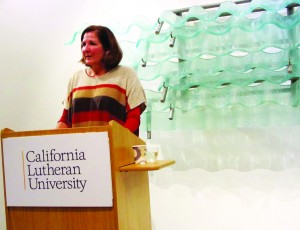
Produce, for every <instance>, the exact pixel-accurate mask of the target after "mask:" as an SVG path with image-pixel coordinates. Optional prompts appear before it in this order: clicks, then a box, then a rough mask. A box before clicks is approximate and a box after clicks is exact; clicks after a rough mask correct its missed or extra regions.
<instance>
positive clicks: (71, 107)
mask: <svg viewBox="0 0 300 230" xmlns="http://www.w3.org/2000/svg"><path fill="white" fill-rule="evenodd" d="M86 71H87V70H80V71H78V72H76V73H75V74H74V75H73V76H72V77H71V79H70V81H69V85H68V92H67V98H66V99H65V101H64V109H65V111H67V112H66V113H65V115H63V116H62V117H61V119H60V121H61V122H64V123H66V124H67V125H68V126H69V127H84V126H96V125H102V124H103V123H106V122H109V121H110V120H115V121H117V122H118V123H120V124H121V125H124V123H125V122H126V118H127V113H128V112H129V111H131V110H132V109H134V108H136V107H140V111H141V113H142V112H143V111H144V109H145V104H146V97H145V92H144V90H143V87H142V85H141V83H140V81H139V79H138V77H137V75H136V73H135V71H134V70H133V69H131V68H129V67H126V66H118V67H116V68H114V69H113V70H111V71H109V72H107V73H105V74H104V75H102V76H95V77H90V76H89V75H87V73H86ZM135 133H136V132H135ZM137 133H138V130H137Z"/></svg>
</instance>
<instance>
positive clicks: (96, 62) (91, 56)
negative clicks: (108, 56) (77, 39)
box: [81, 32, 105, 69]
mask: <svg viewBox="0 0 300 230" xmlns="http://www.w3.org/2000/svg"><path fill="white" fill-rule="evenodd" d="M81 52H82V56H83V58H84V61H85V63H86V65H87V66H90V67H92V68H93V69H94V68H99V67H101V66H102V64H101V60H102V58H103V56H104V55H105V51H104V49H103V46H102V44H101V42H100V41H99V39H98V37H97V35H96V32H87V33H85V34H84V36H83V39H82V42H81Z"/></svg>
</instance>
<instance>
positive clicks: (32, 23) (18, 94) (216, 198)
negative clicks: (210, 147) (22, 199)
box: [0, 0, 300, 230]
mask: <svg viewBox="0 0 300 230" xmlns="http://www.w3.org/2000/svg"><path fill="white" fill-rule="evenodd" d="M212 2H213V1H209V0H202V1H201V0H163V1H161V0H154V1H145V0H127V1H122V0H119V1H118V0H110V1H105V3H104V1H96V0H76V1H73V0H43V1H39V0H1V1H0V28H1V35H0V47H1V49H0V50H1V54H0V70H1V73H0V82H1V84H0V87H1V89H0V128H1V129H2V128H5V127H8V128H11V129H13V130H16V131H22V130H36V129H51V128H53V127H54V126H55V124H56V121H57V119H58V118H59V116H60V113H61V111H62V105H61V102H62V100H63V98H64V95H65V91H66V86H67V82H68V79H69V76H70V74H71V73H72V72H73V71H75V70H77V69H78V68H81V66H80V65H79V64H78V60H79V59H80V48H79V44H78V43H75V44H74V45H71V46H66V45H64V43H65V42H67V41H69V39H70V37H71V36H72V34H73V32H74V31H76V30H78V29H81V28H82V27H83V26H85V25H88V24H104V23H105V22H108V21H110V20H112V19H114V20H120V21H122V23H123V24H125V25H126V23H128V24H129V23H130V21H131V19H132V18H134V17H135V16H136V15H145V16H146V17H148V18H149V19H151V20H157V18H158V16H159V15H160V13H161V12H162V11H163V10H168V9H177V8H185V7H189V6H193V5H201V4H205V3H212ZM214 2H217V1H214ZM154 141H155V140H154ZM0 165H1V166H2V164H0ZM197 173H198V174H197V175H198V176H199V177H200V179H201V180H206V182H207V183H206V187H205V185H203V186H204V187H202V188H199V189H195V188H191V187H190V186H191V184H188V185H187V187H181V186H180V185H179V187H178V183H177V181H176V178H184V180H190V178H193V175H190V173H189V172H188V171H187V172H183V173H180V172H173V171H172V170H164V171H162V172H161V173H158V174H155V175H151V178H152V183H151V186H150V187H151V199H152V200H151V202H152V204H151V205H152V212H153V224H154V229H157V230H165V229H183V228H184V229H198V227H199V228H200V227H202V229H206V230H207V229H214V230H215V229H222V230H223V229H224V228H222V223H227V224H228V226H229V227H230V226H234V225H236V224H238V223H241V224H242V223H243V219H242V220H240V221H239V222H235V221H236V219H235V218H233V217H231V218H227V217H228V216H229V215H230V213H234V214H238V215H239V217H242V216H243V215H244V214H245V215H248V217H249V218H248V219H249V221H250V220H253V221H252V222H253V223H256V224H255V225H254V224H253V225H252V226H254V227H255V228H252V229H264V230H265V229H289V230H291V229H296V226H299V220H296V219H295V218H293V217H294V211H297V212H298V213H299V208H297V206H298V207H300V205H299V197H300V195H299V187H296V188H291V185H290V184H289V185H286V184H284V185H283V187H281V186H279V188H280V189H281V190H280V191H281V192H283V193H284V194H288V195H292V199H291V200H288V201H296V202H294V203H293V202H292V203H289V204H288V205H287V202H288V201H286V199H289V198H288V197H286V196H283V197H282V199H283V200H281V197H278V195H279V196H281V195H282V194H283V193H278V190H277V188H278V187H276V189H275V190H272V187H271V188H269V187H268V188H267V189H269V190H268V192H267V193H265V187H255V190H253V189H252V188H253V187H252V184H251V181H252V180H251V178H252V176H253V177H254V178H255V175H256V174H255V173H253V172H249V173H248V174H242V175H240V173H239V172H236V173H237V175H239V176H245V175H246V177H247V178H250V179H249V184H248V185H247V184H246V186H245V190H243V191H242V192H244V193H243V194H241V193H234V194H231V193H228V187H230V186H231V184H226V182H224V183H221V184H219V185H218V187H217V188H215V187H214V185H213V181H215V180H216V178H217V179H218V180H221V181H222V180H223V179H228V177H229V178H231V179H232V176H230V175H228V173H226V172H225V173H224V174H223V173H222V172H220V173H218V174H214V173H209V172H206V171H202V170H200V171H199V172H197ZM297 173H299V172H298V171H292V172H291V174H290V175H289V176H292V177H293V176H295V175H297ZM157 175H161V178H164V177H171V178H173V179H172V180H171V181H172V183H173V184H170V185H161V184H159V183H156V182H157V180H158V178H159V177H158V176H157ZM268 175H269V177H271V178H273V177H274V176H277V175H281V176H285V175H286V173H285V172H282V173H281V174H280V172H278V173H274V174H268ZM0 178H1V181H0V184H1V185H0V191H1V194H0V205H1V206H0V207H1V209H0V229H5V216H4V208H3V205H4V198H3V183H2V168H1V177H0ZM240 178H241V177H240ZM266 178H267V179H266V180H267V181H268V176H267V177H266ZM210 181H211V182H212V184H210V183H209V182H210ZM241 181H243V180H241ZM272 181H273V180H271V182H272ZM271 182H270V183H271ZM236 183H238V182H236ZM166 186H167V187H166ZM273 188H274V187H273ZM270 189H271V190H270ZM252 191H254V192H255V193H254V194H252V193H251V192H252ZM285 192H286V193H285ZM257 193H259V194H262V195H263V196H260V197H259V196H256V195H257ZM235 195H237V196H238V198H237V197H236V196H235ZM269 195H271V196H269ZM272 195H273V196H272ZM182 198H186V200H184V199H182ZM273 198H274V199H275V198H276V199H275V200H274V199H273ZM217 202H221V203H219V204H217ZM159 204H160V205H159ZM161 204H163V207H162V205H161ZM196 204H199V205H201V207H196V206H195V205H196ZM272 205H275V206H277V209H276V211H278V212H277V213H275V214H276V215H275V218H272V214H274V213H273V211H272V210H271V209H272V207H273V206H272ZM280 205H283V206H282V207H281V206H280ZM174 207H175V209H174ZM281 209H282V210H284V211H285V212H284V213H285V216H284V217H282V218H285V219H286V220H287V221H289V223H287V225H286V226H287V227H286V228H285V227H284V226H283V225H284V223H285V222H284V219H282V221H280V220H279V219H278V218H279V217H280V216H281V215H280V214H281V212H279V210H281ZM176 210H178V212H177V211H176ZM184 210H189V211H187V212H185V211H184ZM192 211H196V212H198V211H199V217H198V216H196V214H192V215H191V213H192ZM216 211H217V213H216ZM174 212H176V213H174ZM257 212H258V213H257ZM282 212H283V211H282ZM216 214H218V215H217V217H218V219H219V218H221V219H219V220H222V221H221V222H217V221H218V220H216V219H215V217H216ZM222 214H224V215H223V217H222ZM258 214H262V215H263V216H260V217H259V216H258ZM282 214H283V213H282ZM174 217H176V218H174ZM226 218H227V219H226ZM264 218H265V219H264ZM225 219H226V220H225ZM224 221H225V222H224ZM265 221H273V222H275V226H277V228H271V227H268V225H267V224H266V223H265ZM297 221H298V222H297ZM212 222H213V224H211V223H212ZM276 222H277V223H279V224H278V225H276ZM218 223H219V224H218ZM170 226H171V227H170ZM227 229H231V230H232V229H241V228H239V227H235V228H234V227H231V228H227ZM243 229H251V228H243Z"/></svg>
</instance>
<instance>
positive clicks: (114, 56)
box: [80, 25, 123, 71]
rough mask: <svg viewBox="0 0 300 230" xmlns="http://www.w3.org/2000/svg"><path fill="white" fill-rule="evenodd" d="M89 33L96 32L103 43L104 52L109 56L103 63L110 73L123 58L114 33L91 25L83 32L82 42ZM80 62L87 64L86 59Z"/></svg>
mask: <svg viewBox="0 0 300 230" xmlns="http://www.w3.org/2000/svg"><path fill="white" fill-rule="evenodd" d="M88 32H96V35H97V37H98V39H99V41H100V42H101V44H102V46H103V49H104V51H106V52H107V54H106V55H105V56H104V57H103V59H102V63H103V64H104V67H105V69H106V71H109V70H111V69H113V68H115V67H116V66H118V65H119V63H120V62H121V60H122V58H123V52H122V49H121V47H120V46H119V43H118V41H117V39H116V37H115V35H114V34H113V32H112V31H111V30H110V29H109V28H107V27H105V26H95V25H91V26H89V27H87V28H86V29H85V30H84V31H83V32H82V34H81V42H82V40H83V37H84V34H85V33H88ZM80 62H81V63H83V64H86V63H85V60H84V57H82V58H81V60H80Z"/></svg>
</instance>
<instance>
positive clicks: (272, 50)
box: [117, 0, 300, 133]
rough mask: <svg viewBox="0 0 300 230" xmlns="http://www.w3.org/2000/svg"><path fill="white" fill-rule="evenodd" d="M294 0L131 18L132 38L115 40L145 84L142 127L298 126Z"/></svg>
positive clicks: (298, 39)
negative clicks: (149, 18)
mask: <svg viewBox="0 0 300 230" xmlns="http://www.w3.org/2000/svg"><path fill="white" fill-rule="evenodd" d="M299 3H300V1H297V0H294V1H252V2H248V3H244V4H237V3H235V2H223V3H221V4H219V5H216V6H215V7H214V8H213V7H212V8H209V7H206V8H205V7H202V6H194V7H190V8H187V9H182V10H170V11H164V12H163V13H162V14H161V16H160V17H159V18H158V20H157V21H155V23H153V24H151V23H149V22H146V21H145V20H144V24H143V23H142V22H143V21H142V20H141V19H140V20H139V23H138V20H137V21H136V22H133V23H132V24H131V25H130V27H131V29H132V28H133V27H134V26H136V27H138V28H139V29H140V34H139V37H138V39H137V40H136V41H134V42H129V41H128V40H127V41H125V40H123V42H121V44H122V46H123V49H124V53H125V61H124V62H126V64H127V63H128V64H130V65H131V66H133V67H134V68H135V69H136V70H137V72H138V76H139V77H140V79H141V80H142V81H143V83H144V85H145V89H146V93H147V98H148V107H147V111H146V112H145V113H144V114H143V117H142V118H143V119H142V120H143V122H142V127H143V129H144V130H147V131H148V132H149V133H150V132H151V131H154V130H195V129H196V130H197V129H210V128H234V127H258V126H277V125H295V124H300V110H299V99H300V94H299V87H300V86H299V81H298V79H299V71H300V70H299V65H300V59H299V58H300V34H299V33H300V23H299V22H300V9H299V8H298V5H299ZM130 27H128V28H127V31H126V33H127V35H128V34H129V32H128V31H130ZM123 30H124V29H123ZM117 31H120V29H119V30H117Z"/></svg>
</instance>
